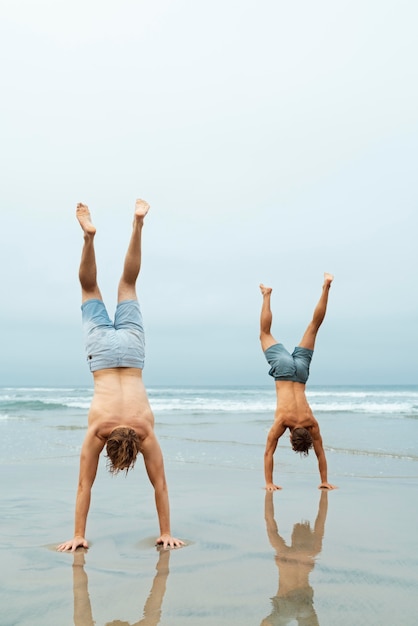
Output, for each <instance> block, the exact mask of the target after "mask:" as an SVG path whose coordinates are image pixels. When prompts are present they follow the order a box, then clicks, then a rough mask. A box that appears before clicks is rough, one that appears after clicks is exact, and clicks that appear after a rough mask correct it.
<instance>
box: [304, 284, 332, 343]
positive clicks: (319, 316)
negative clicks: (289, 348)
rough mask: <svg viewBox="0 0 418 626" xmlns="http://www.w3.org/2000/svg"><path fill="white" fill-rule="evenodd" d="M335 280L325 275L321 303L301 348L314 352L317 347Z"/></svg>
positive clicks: (316, 309)
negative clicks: (316, 343) (330, 291)
mask: <svg viewBox="0 0 418 626" xmlns="http://www.w3.org/2000/svg"><path fill="white" fill-rule="evenodd" d="M333 279H334V276H332V274H327V273H325V274H324V284H323V286H322V294H321V297H320V298H319V302H318V304H317V305H316V307H315V311H314V314H313V317H312V321H311V322H310V323H309V325H308V328H307V329H306V330H305V334H304V335H303V337H302V340H301V342H300V344H299V346H300V347H301V348H309V350H313V349H314V347H315V339H316V335H317V333H318V330H319V327H320V326H321V324H322V322H323V321H324V317H325V313H326V312H327V304H328V293H329V289H330V287H331V283H332V281H333Z"/></svg>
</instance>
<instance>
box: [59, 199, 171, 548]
mask: <svg viewBox="0 0 418 626" xmlns="http://www.w3.org/2000/svg"><path fill="white" fill-rule="evenodd" d="M148 209H149V205H148V204H147V203H146V202H145V201H144V200H137V201H136V205H135V214H134V220H133V229H132V236H131V239H130V243H129V247H128V251H127V253H126V257H125V263H124V268H123V273H122V277H121V279H120V282H119V288H118V304H117V308H116V313H115V321H114V323H112V321H111V320H110V318H109V316H108V314H107V311H106V308H105V305H104V303H103V300H102V296H101V293H100V289H99V287H98V285H97V269H96V256H95V250H94V236H95V234H96V228H95V227H94V226H93V224H92V221H91V217H90V212H89V209H88V207H87V206H86V205H84V204H81V203H79V204H78V205H77V211H76V215H77V219H78V221H79V223H80V225H81V228H82V229H83V233H84V246H83V251H82V255H81V263H80V271H79V279H80V284H81V290H82V305H81V308H82V316H83V330H84V336H85V345H86V352H87V361H88V363H89V366H90V370H91V372H92V373H93V378H94V395H93V399H92V402H91V406H90V411H89V415H88V428H87V434H86V436H85V439H84V443H83V445H82V448H81V455H80V475H79V482H78V491H77V498H76V506H75V530H74V538H73V539H71V540H70V541H67V542H65V543H62V544H61V545H59V546H58V550H59V551H61V552H65V551H71V552H74V550H76V548H77V547H78V546H82V547H84V548H87V547H88V543H87V541H86V539H85V531H86V523H87V515H88V512H89V507H90V496H91V488H92V486H93V483H94V479H95V477H96V472H97V467H98V463H99V456H100V453H101V452H102V450H103V448H104V447H105V446H106V451H107V456H108V467H109V470H110V472H111V473H113V474H116V473H118V472H120V471H125V472H128V471H129V469H131V468H132V467H133V466H134V464H135V461H136V457H137V455H138V453H139V452H140V453H141V454H142V456H143V458H144V463H145V468H146V471H147V474H148V477H149V479H150V481H151V484H152V486H153V487H154V490H155V504H156V508H157V514H158V520H159V526H160V536H159V537H158V538H157V540H156V544H158V545H162V546H163V547H164V548H167V547H170V548H175V547H178V546H181V545H183V542H182V541H180V540H179V539H175V538H174V537H172V536H171V529H170V510H169V501H168V490H167V484H166V479H165V473H164V462H163V456H162V453H161V449H160V446H159V443H158V441H157V438H156V436H155V433H154V416H153V413H152V410H151V407H150V405H149V402H148V397H147V393H146V390H145V387H144V383H143V381H142V368H143V366H144V356H145V350H144V347H145V342H144V329H143V323H142V316H141V311H140V308H139V303H138V300H137V295H136V279H137V277H138V274H139V271H140V268H141V233H142V227H143V223H144V217H145V215H146V214H147V212H148Z"/></svg>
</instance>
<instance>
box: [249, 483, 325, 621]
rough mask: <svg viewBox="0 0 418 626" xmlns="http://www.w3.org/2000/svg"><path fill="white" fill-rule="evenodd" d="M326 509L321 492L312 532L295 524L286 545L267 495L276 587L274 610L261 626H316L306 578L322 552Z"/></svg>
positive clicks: (315, 616)
mask: <svg viewBox="0 0 418 626" xmlns="http://www.w3.org/2000/svg"><path fill="white" fill-rule="evenodd" d="M327 510H328V491H326V490H323V491H321V496H320V500H319V508H318V515H317V517H316V520H315V525H314V529H313V530H312V529H311V526H310V523H309V522H302V523H298V524H295V525H294V526H293V532H292V543H291V545H290V546H288V545H286V542H285V541H284V539H283V538H282V537H281V536H280V535H279V530H278V526H277V523H276V521H275V519H274V504H273V493H272V492H269V491H267V492H266V497H265V507H264V516H265V520H266V528H267V535H268V538H269V540H270V543H271V545H272V547H273V548H274V550H275V552H276V556H275V561H276V565H277V567H278V570H279V586H278V590H277V593H276V595H275V596H274V597H273V598H271V601H272V604H273V610H272V612H271V614H270V615H269V616H268V617H266V618H264V619H263V621H262V622H261V626H286V625H288V624H291V623H292V624H293V623H294V621H296V623H297V624H298V625H299V626H319V622H318V617H317V615H316V612H315V609H314V605H313V595H314V592H313V589H312V587H311V586H310V584H309V575H310V573H311V571H312V570H313V568H314V566H315V557H317V556H318V554H319V553H320V552H321V550H322V541H323V538H324V531H325V521H326V517H327Z"/></svg>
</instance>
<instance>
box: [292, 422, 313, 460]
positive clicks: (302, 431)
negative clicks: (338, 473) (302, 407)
mask: <svg viewBox="0 0 418 626" xmlns="http://www.w3.org/2000/svg"><path fill="white" fill-rule="evenodd" d="M291 442H292V449H293V450H294V451H295V452H300V454H302V455H303V456H308V454H309V450H310V449H311V448H312V446H313V441H312V437H311V434H310V432H309V431H308V430H306V428H294V429H293V430H292V439H291Z"/></svg>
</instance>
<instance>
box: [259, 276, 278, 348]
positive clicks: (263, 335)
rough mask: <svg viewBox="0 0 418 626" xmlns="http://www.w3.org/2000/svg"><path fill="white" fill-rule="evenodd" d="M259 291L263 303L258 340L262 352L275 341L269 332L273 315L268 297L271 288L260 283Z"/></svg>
mask: <svg viewBox="0 0 418 626" xmlns="http://www.w3.org/2000/svg"><path fill="white" fill-rule="evenodd" d="M260 291H261V294H262V296H263V304H262V306H261V316H260V341H261V348H262V350H263V352H264V351H265V350H267V348H270V346H274V344H276V343H277V341H276V340H275V338H274V337H273V335H272V334H271V323H272V321H273V315H272V312H271V308H270V297H271V292H272V289H271V287H265V286H264V285H260Z"/></svg>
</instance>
